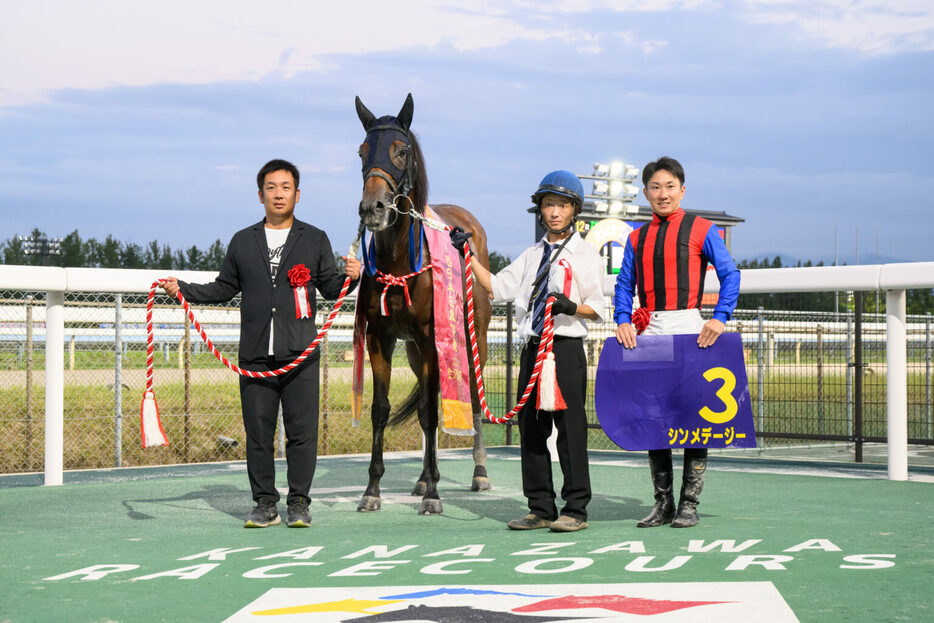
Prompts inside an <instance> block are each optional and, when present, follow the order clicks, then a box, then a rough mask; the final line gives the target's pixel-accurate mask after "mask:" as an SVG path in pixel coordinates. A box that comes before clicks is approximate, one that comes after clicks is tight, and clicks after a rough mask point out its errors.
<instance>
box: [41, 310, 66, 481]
mask: <svg viewBox="0 0 934 623" xmlns="http://www.w3.org/2000/svg"><path fill="white" fill-rule="evenodd" d="M46 297H47V298H46V300H45V484H46V485H47V486H48V485H60V484H62V483H63V482H64V480H63V474H62V471H63V468H64V462H65V293H64V292H62V291H58V292H55V291H50V292H47V293H46Z"/></svg>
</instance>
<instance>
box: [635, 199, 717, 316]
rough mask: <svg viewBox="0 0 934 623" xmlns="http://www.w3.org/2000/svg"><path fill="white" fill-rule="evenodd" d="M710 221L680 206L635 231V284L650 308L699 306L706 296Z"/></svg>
mask: <svg viewBox="0 0 934 623" xmlns="http://www.w3.org/2000/svg"><path fill="white" fill-rule="evenodd" d="M711 225H713V223H711V222H710V221H708V220H707V219H705V218H702V217H700V216H695V215H692V214H686V213H685V212H684V211H683V210H678V211H677V212H675V213H674V214H671V215H670V216H668V217H667V218H660V217H659V216H657V215H656V216H655V217H654V218H653V219H652V222H650V223H648V224H646V225H643V226H642V227H640V228H639V229H637V230H635V231H633V232H632V233H631V234H630V235H629V237H630V240H631V241H632V247H633V250H634V251H635V257H634V260H635V267H636V288H637V291H638V293H639V301H641V303H642V305H643V306H644V307H646V308H647V309H648V310H649V311H669V310H676V309H695V308H697V309H699V308H700V306H701V298H702V297H703V296H704V276H705V275H706V273H707V258H706V257H704V254H703V248H704V240H705V238H706V237H707V233H708V232H709V231H710V227H711Z"/></svg>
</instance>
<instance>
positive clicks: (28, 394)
mask: <svg viewBox="0 0 934 623" xmlns="http://www.w3.org/2000/svg"><path fill="white" fill-rule="evenodd" d="M32 329H33V326H32V295H31V294H29V295H27V296H26V352H25V353H24V355H25V359H26V456H25V457H24V461H25V465H24V466H25V467H26V468H27V469H28V467H29V455H30V454H31V448H32V365H33V361H32Z"/></svg>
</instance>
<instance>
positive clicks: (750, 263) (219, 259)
mask: <svg viewBox="0 0 934 623" xmlns="http://www.w3.org/2000/svg"><path fill="white" fill-rule="evenodd" d="M30 237H31V238H32V239H33V240H39V239H42V238H46V235H45V233H44V232H43V231H41V230H40V229H38V228H36V229H33V230H32V233H31V234H30ZM226 251H227V245H225V244H224V243H223V242H221V241H220V239H217V240H215V241H214V242H213V243H211V244H210V245H209V246H208V247H207V248H205V249H202V248H200V247H198V246H197V245H192V246H190V247H187V248H180V249H172V247H171V246H170V245H168V244H165V243H160V242H159V241H158V240H152V241H150V242H149V243H147V244H145V245H139V244H136V243H134V242H122V241H120V240H117V239H116V238H114V237H113V236H110V235H108V236H107V237H106V238H104V239H103V240H98V239H96V238H88V239H87V240H85V239H83V238H81V235H80V234H79V233H78V230H77V229H76V230H75V231H73V232H71V233H70V234H68V235H67V236H65V237H64V238H62V241H61V253H60V254H58V255H47V256H45V257H43V256H42V255H41V254H29V255H27V253H26V246H25V244H24V242H23V241H22V240H20V239H19V236H12V237H11V238H8V239H7V240H6V241H4V242H3V243H2V245H0V258H2V260H3V263H4V264H17V265H31V266H43V265H44V266H73V267H92V268H150V269H160V270H212V271H216V270H220V268H221V264H223V262H224V254H225V253H226ZM335 255H336V256H337V258H338V265H339V266H341V267H342V266H343V260H340V254H338V253H335ZM510 262H511V259H510V258H509V257H507V256H505V255H503V254H501V253H498V252H497V251H491V252H490V269H491V270H492V272H493V273H497V272H499V271H500V270H502V269H503V268H505V267H506V266H507V265H509V263H510ZM823 265H824V262H822V261H821V262H817V263H816V264H815V263H813V262H812V261H811V260H808V261H806V262H800V261H799V262H798V263H797V264H796V266H797V267H802V266H823ZM737 266H738V267H739V268H740V269H741V270H742V269H754V268H783V266H782V260H781V258H780V257H779V256H775V257H774V258H772V259H771V260H770V259H768V258H763V259H762V260H759V259H752V260H742V261H740V262H738V263H737ZM877 301H878V303H877ZM737 307H739V308H740V309H757V308H758V307H762V308H763V309H783V310H801V311H828V312H833V311H841V312H843V311H853V309H854V297H853V296H852V294H847V293H844V292H841V293H839V294H836V293H834V292H794V293H768V294H741V295H740V296H739V303H738V305H737ZM906 308H907V312H908V313H909V314H923V313H926V312H929V311H932V310H934V290H930V289H927V290H909V291H908V293H907V301H906ZM863 311H864V312H867V313H873V312H880V313H881V312H884V311H885V295H884V294H882V295H881V296H879V297H876V296H875V294H874V293H872V292H867V293H865V295H864V296H863Z"/></svg>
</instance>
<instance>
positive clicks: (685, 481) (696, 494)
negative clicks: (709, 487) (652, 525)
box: [671, 448, 707, 528]
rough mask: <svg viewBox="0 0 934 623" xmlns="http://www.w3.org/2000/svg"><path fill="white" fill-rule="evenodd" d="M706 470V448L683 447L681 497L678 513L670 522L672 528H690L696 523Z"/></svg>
mask: <svg viewBox="0 0 934 623" xmlns="http://www.w3.org/2000/svg"><path fill="white" fill-rule="evenodd" d="M706 471H707V449H706V448H685V449H684V476H683V477H682V483H681V499H680V500H679V501H678V514H677V515H676V516H675V518H674V519H673V520H672V522H671V527H672V528H691V527H693V526H696V525H697V521H698V519H697V504H698V502H699V499H700V494H701V491H702V490H703V489H704V472H706Z"/></svg>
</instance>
